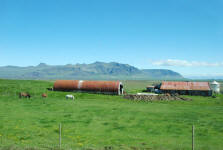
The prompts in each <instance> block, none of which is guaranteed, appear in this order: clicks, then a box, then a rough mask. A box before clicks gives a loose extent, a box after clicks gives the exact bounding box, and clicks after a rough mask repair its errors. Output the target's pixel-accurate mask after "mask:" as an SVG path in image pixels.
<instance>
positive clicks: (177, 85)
mask: <svg viewBox="0 0 223 150" xmlns="http://www.w3.org/2000/svg"><path fill="white" fill-rule="evenodd" d="M160 89H161V90H198V91H209V90H211V89H210V86H209V83H208V82H175V81H163V82H162V85H161V87H160Z"/></svg>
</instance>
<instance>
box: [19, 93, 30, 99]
mask: <svg viewBox="0 0 223 150" xmlns="http://www.w3.org/2000/svg"><path fill="white" fill-rule="evenodd" d="M22 97H25V98H30V97H31V95H30V94H29V93H24V92H20V93H19V98H22Z"/></svg>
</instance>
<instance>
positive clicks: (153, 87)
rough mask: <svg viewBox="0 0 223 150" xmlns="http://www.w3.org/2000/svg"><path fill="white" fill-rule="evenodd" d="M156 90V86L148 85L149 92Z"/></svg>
mask: <svg viewBox="0 0 223 150" xmlns="http://www.w3.org/2000/svg"><path fill="white" fill-rule="evenodd" d="M154 90H155V86H147V87H146V91H147V92H154Z"/></svg>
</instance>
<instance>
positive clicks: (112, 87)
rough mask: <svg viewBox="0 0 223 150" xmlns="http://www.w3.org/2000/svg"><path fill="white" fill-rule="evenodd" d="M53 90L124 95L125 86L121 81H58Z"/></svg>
mask: <svg viewBox="0 0 223 150" xmlns="http://www.w3.org/2000/svg"><path fill="white" fill-rule="evenodd" d="M53 90H55V91H85V92H92V93H104V94H115V95H122V94H123V85H122V83H121V82H120V81H86V80H57V81H56V82H55V83H54V86H53Z"/></svg>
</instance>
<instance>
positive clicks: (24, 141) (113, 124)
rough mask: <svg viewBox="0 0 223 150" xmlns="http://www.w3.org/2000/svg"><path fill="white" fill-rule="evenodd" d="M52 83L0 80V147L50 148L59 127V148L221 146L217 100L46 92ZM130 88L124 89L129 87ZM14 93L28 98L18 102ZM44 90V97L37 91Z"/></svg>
mask: <svg viewBox="0 0 223 150" xmlns="http://www.w3.org/2000/svg"><path fill="white" fill-rule="evenodd" d="M52 84H53V83H52V82H46V81H17V80H0V94H1V95H0V149H1V148H2V149H7V148H8V149H13V148H14V149H24V148H27V147H30V148H35V147H37V149H40V148H43V149H52V148H54V147H55V148H56V147H57V145H58V137H59V133H58V125H59V123H62V148H63V149H70V148H72V149H78V148H80V149H87V148H92V149H109V148H111V147H112V148H114V149H153V150H167V149H168V150H179V149H181V150H188V149H191V126H192V125H193V124H194V125H195V128H196V130H195V133H196V134H195V138H196V149H197V150H209V149H214V150H220V149H222V147H223V143H222V141H223V128H222V126H223V96H222V95H219V96H217V98H210V97H199V96H197V97H190V98H192V99H193V100H192V101H172V102H133V101H129V100H125V99H123V98H122V97H119V96H108V95H99V94H87V93H73V94H74V95H75V97H76V100H75V101H71V100H66V99H65V95H66V94H67V92H53V91H47V90H46V88H47V87H51V86H52ZM129 90H130V89H129ZM20 91H29V92H30V93H31V94H32V95H33V97H32V98H31V99H30V100H28V99H22V100H21V99H19V98H18V96H17V94H18V92H20ZM43 92H47V93H48V95H49V97H48V98H47V99H45V100H44V99H42V98H41V93H43Z"/></svg>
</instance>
